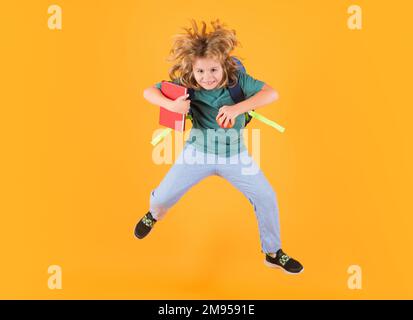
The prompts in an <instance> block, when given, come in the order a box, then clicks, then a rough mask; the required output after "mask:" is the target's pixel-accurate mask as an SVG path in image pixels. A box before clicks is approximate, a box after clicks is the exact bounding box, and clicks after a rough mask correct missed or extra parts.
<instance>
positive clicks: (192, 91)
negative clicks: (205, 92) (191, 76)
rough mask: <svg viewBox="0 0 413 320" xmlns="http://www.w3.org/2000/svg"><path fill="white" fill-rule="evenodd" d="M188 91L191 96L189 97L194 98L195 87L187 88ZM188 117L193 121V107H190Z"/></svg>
mask: <svg viewBox="0 0 413 320" xmlns="http://www.w3.org/2000/svg"><path fill="white" fill-rule="evenodd" d="M187 92H188V94H189V97H188V98H189V100H191V101H192V100H193V98H194V89H191V88H189V89H188V90H187ZM186 118H187V119H190V120H191V121H193V117H192V109H191V108H189V112H188V114H187V116H186Z"/></svg>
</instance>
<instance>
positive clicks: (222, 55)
mask: <svg viewBox="0 0 413 320" xmlns="http://www.w3.org/2000/svg"><path fill="white" fill-rule="evenodd" d="M201 24H202V28H198V25H197V23H196V22H195V20H191V27H189V28H185V27H184V28H183V29H184V30H185V33H180V34H178V35H176V36H175V38H174V42H173V45H172V49H171V51H170V54H169V57H168V59H167V60H168V61H169V62H172V63H173V65H172V67H171V69H170V70H169V77H170V78H171V80H172V81H174V80H179V82H180V83H181V84H182V85H183V86H185V87H187V88H192V89H201V86H200V85H199V84H198V83H197V81H196V80H195V77H194V74H193V71H192V64H193V62H194V61H195V59H197V58H211V59H214V60H217V61H218V62H219V63H220V64H221V66H222V69H223V77H222V80H221V82H220V83H219V84H218V86H217V88H223V87H226V86H229V87H233V86H235V84H236V83H237V81H238V79H237V70H238V68H237V63H236V62H235V61H234V60H233V59H232V57H231V55H230V54H231V52H232V51H233V50H234V49H235V47H237V46H238V45H240V43H239V42H238V40H237V38H236V36H235V34H236V33H235V30H230V29H227V28H225V27H226V26H225V25H224V24H223V23H221V22H220V21H219V20H218V19H217V20H215V21H211V26H212V30H211V31H209V32H207V25H206V23H205V22H204V21H202V22H201Z"/></svg>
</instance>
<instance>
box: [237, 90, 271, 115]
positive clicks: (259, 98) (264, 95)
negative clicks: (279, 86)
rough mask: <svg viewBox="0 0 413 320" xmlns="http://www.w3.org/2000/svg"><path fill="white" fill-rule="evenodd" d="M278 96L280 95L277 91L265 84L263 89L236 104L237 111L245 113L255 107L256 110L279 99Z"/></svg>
mask: <svg viewBox="0 0 413 320" xmlns="http://www.w3.org/2000/svg"><path fill="white" fill-rule="evenodd" d="M278 97H279V96H278V93H277V91H275V90H274V89H273V88H271V87H270V86H269V85H267V84H264V86H263V87H262V89H261V90H260V91H258V92H257V93H256V94H254V95H253V96H252V97H250V98H249V99H246V100H244V101H241V102H240V103H237V104H236V109H237V113H238V114H243V113H245V112H248V111H251V110H253V109H254V110H256V109H258V108H260V107H262V106H265V105H267V104H270V103H271V102H274V101H276V100H278Z"/></svg>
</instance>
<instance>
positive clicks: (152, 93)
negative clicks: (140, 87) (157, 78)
mask: <svg viewBox="0 0 413 320" xmlns="http://www.w3.org/2000/svg"><path fill="white" fill-rule="evenodd" d="M143 97H144V98H145V99H146V100H147V101H149V102H150V103H152V104H154V105H157V106H162V107H164V108H165V109H168V110H170V111H172V110H171V109H172V106H173V105H172V102H173V100H171V99H168V98H167V97H165V96H164V95H163V94H162V92H161V90H159V89H158V88H157V87H155V86H153V87H149V88H147V89H145V90H144V91H143Z"/></svg>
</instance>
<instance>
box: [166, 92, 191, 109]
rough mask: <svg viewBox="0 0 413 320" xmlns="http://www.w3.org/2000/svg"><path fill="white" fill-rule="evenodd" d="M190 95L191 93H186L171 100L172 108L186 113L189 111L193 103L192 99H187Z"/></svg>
mask: <svg viewBox="0 0 413 320" xmlns="http://www.w3.org/2000/svg"><path fill="white" fill-rule="evenodd" d="M188 97H189V94H185V95H183V96H180V97H178V98H176V100H174V101H172V102H171V110H172V111H174V112H178V113H182V114H186V113H188V112H189V106H190V104H191V100H189V99H188V100H186V98H188Z"/></svg>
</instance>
